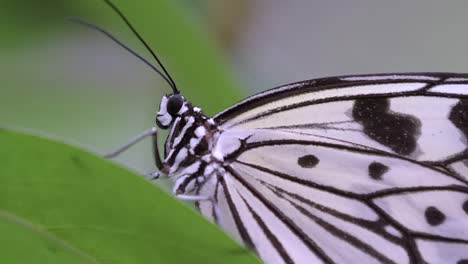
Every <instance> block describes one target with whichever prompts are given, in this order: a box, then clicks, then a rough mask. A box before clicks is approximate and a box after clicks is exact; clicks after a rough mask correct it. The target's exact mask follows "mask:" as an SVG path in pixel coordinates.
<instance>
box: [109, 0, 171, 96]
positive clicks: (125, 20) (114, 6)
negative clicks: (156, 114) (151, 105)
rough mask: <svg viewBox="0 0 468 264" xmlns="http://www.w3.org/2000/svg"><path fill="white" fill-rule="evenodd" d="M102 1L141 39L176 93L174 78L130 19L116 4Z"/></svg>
mask: <svg viewBox="0 0 468 264" xmlns="http://www.w3.org/2000/svg"><path fill="white" fill-rule="evenodd" d="M104 2H105V3H106V4H107V5H108V6H109V7H110V8H112V10H114V12H116V13H117V15H119V16H120V18H121V19H122V20H123V21H124V22H125V24H127V26H128V27H129V28H130V30H131V31H132V32H133V34H135V36H136V37H137V38H138V39H139V40H140V41H141V43H142V44H143V45H144V46H145V47H146V49H147V50H148V51H149V52H150V53H151V55H152V56H153V58H154V59H155V60H156V61H157V62H158V65H159V66H160V67H161V69H162V70H163V72H164V73H165V74H166V76H167V78H168V79H169V80H170V86H171V87H172V90H173V91H174V93H176V94H178V93H179V90H178V89H177V85H176V84H175V82H174V80H173V79H172V77H171V75H170V74H169V73H168V72H167V71H166V68H164V66H163V64H162V63H161V61H160V60H159V58H158V56H156V53H154V52H153V50H152V49H151V48H150V47H149V45H148V44H147V43H146V41H145V40H144V39H143V38H142V37H141V36H140V34H138V32H137V31H136V30H135V28H134V27H133V25H132V24H131V23H130V21H129V20H128V19H127V18H126V17H125V16H124V14H123V13H122V12H121V11H120V9H118V8H117V6H116V5H114V4H113V3H112V2H111V1H110V0H104Z"/></svg>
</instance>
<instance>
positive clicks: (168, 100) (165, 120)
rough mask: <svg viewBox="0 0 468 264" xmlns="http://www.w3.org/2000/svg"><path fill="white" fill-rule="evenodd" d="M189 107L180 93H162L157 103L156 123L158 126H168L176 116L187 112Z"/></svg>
mask: <svg viewBox="0 0 468 264" xmlns="http://www.w3.org/2000/svg"><path fill="white" fill-rule="evenodd" d="M189 109H190V104H189V103H188V102H187V100H185V97H183V96H182V95H180V94H178V93H174V94H169V95H164V96H163V97H162V99H161V103H160V105H159V112H158V114H157V117H156V124H157V125H158V126H159V127H160V128H164V129H165V128H168V127H169V126H170V125H171V124H172V122H173V121H174V120H175V119H176V118H177V117H179V116H182V115H183V114H185V113H187V112H188V110H189Z"/></svg>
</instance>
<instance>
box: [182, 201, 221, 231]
mask: <svg viewBox="0 0 468 264" xmlns="http://www.w3.org/2000/svg"><path fill="white" fill-rule="evenodd" d="M176 197H177V198H179V199H181V200H183V201H192V202H203V201H208V202H211V205H212V206H213V212H214V216H215V222H216V224H218V225H220V226H221V223H222V221H221V211H220V210H219V206H218V203H217V202H216V200H215V198H214V197H212V196H202V195H187V194H177V195H176Z"/></svg>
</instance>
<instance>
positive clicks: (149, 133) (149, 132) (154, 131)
mask: <svg viewBox="0 0 468 264" xmlns="http://www.w3.org/2000/svg"><path fill="white" fill-rule="evenodd" d="M148 136H151V137H152V138H153V154H154V160H155V163H156V167H157V168H158V169H159V170H161V169H162V167H163V165H162V164H163V163H162V161H161V158H160V156H159V148H158V129H157V128H156V127H152V128H150V129H148V130H146V131H144V132H143V133H141V134H140V135H138V136H136V137H135V138H133V139H131V140H130V141H128V142H127V143H126V144H124V145H122V146H120V147H118V148H117V149H115V150H114V151H112V152H110V153H108V154H106V155H105V156H104V157H105V158H114V157H116V156H117V155H119V154H120V153H122V152H124V151H125V150H127V149H128V148H130V147H131V146H133V145H135V144H136V143H138V142H139V141H141V140H142V139H144V138H146V137H148ZM158 176H159V175H158Z"/></svg>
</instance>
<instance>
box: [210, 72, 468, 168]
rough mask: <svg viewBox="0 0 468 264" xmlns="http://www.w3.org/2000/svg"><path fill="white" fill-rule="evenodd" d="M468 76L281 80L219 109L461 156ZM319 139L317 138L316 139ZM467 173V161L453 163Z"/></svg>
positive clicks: (406, 150)
mask: <svg viewBox="0 0 468 264" xmlns="http://www.w3.org/2000/svg"><path fill="white" fill-rule="evenodd" d="M467 77H468V76H462V75H453V74H452V75H444V74H432V75H401V74H394V75H377V76H375V75H372V76H351V77H336V78H326V79H318V80H312V81H306V82H301V83H296V84H291V85H287V86H282V87H279V88H276V89H273V90H270V91H267V92H264V93H261V94H259V95H256V96H253V97H251V98H248V99H246V100H245V101H243V102H241V103H239V104H237V105H235V106H233V107H232V108H229V109H227V110H226V111H224V112H222V113H220V114H218V115H217V116H215V120H216V121H218V122H219V123H220V124H221V127H222V128H223V129H225V130H228V131H230V130H238V131H241V130H245V129H269V130H275V131H283V132H289V133H291V138H295V137H297V135H300V136H302V137H303V136H307V135H309V136H311V137H321V138H323V140H324V141H334V143H336V144H343V145H347V146H354V147H356V146H360V147H362V148H368V149H369V148H372V149H378V150H382V151H386V152H391V153H394V154H398V155H402V156H406V157H410V158H412V159H414V160H418V161H430V162H441V161H449V162H452V161H453V160H458V161H460V160H464V159H465V158H466V155H465V150H466V145H467V135H468V97H467V94H468V84H467V83H468V79H467ZM314 140H315V139H314ZM451 169H453V170H455V171H457V172H459V173H460V174H461V175H466V172H465V170H466V168H465V166H464V163H459V164H456V165H455V164H454V166H453V168H451Z"/></svg>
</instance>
